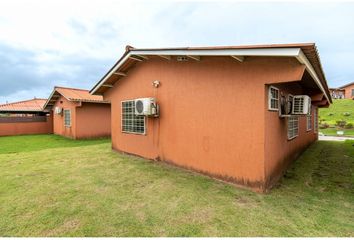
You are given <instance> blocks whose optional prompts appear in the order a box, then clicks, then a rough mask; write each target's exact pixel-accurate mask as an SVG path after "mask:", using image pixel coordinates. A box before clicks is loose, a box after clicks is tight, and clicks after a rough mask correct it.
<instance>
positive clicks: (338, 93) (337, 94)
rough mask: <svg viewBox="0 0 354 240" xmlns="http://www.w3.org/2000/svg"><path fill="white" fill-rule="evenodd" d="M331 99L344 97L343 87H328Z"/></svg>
mask: <svg viewBox="0 0 354 240" xmlns="http://www.w3.org/2000/svg"><path fill="white" fill-rule="evenodd" d="M329 91H330V93H331V97H332V99H344V97H345V90H344V89H343V88H330V89H329Z"/></svg>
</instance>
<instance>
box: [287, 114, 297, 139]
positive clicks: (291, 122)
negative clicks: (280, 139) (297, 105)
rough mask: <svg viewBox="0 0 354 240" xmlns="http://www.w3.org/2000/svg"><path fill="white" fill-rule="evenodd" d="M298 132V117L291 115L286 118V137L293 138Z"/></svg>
mask: <svg viewBox="0 0 354 240" xmlns="http://www.w3.org/2000/svg"><path fill="white" fill-rule="evenodd" d="M298 132H299V117H297V116H291V117H289V118H288V139H293V138H295V137H297V136H298Z"/></svg>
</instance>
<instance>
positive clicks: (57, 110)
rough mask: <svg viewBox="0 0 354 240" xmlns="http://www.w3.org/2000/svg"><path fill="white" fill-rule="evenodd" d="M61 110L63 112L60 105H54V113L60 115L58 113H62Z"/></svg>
mask: <svg viewBox="0 0 354 240" xmlns="http://www.w3.org/2000/svg"><path fill="white" fill-rule="evenodd" d="M62 112H63V109H62V108H61V107H55V108H54V113H55V114H58V115H60V114H62Z"/></svg>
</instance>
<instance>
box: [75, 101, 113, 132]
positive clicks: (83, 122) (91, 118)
mask: <svg viewBox="0 0 354 240" xmlns="http://www.w3.org/2000/svg"><path fill="white" fill-rule="evenodd" d="M76 122H77V124H76V136H77V138H97V137H109V136H110V135H111V105H110V104H100V103H82V106H81V107H77V108H76Z"/></svg>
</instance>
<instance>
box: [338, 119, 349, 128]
mask: <svg viewBox="0 0 354 240" xmlns="http://www.w3.org/2000/svg"><path fill="white" fill-rule="evenodd" d="M346 124H347V122H346V121H344V120H338V121H336V125H337V126H338V127H341V128H343V127H344V126H345V125H346Z"/></svg>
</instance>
